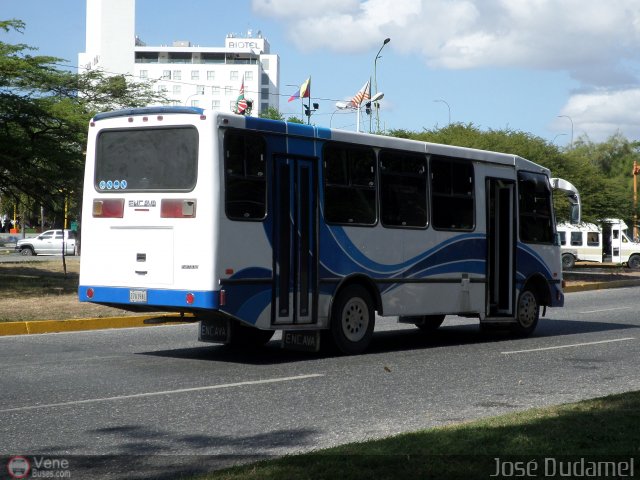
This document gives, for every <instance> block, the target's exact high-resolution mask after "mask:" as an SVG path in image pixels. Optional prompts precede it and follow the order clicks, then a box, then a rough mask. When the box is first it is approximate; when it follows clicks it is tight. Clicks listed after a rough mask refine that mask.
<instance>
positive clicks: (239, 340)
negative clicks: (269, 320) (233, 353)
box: [228, 321, 276, 348]
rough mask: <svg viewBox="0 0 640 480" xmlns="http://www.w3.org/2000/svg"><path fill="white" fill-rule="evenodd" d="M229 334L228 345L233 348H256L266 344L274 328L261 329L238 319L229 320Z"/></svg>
mask: <svg viewBox="0 0 640 480" xmlns="http://www.w3.org/2000/svg"><path fill="white" fill-rule="evenodd" d="M230 328H231V336H230V338H229V343H228V345H229V346H230V347H233V348H256V347H261V346H263V345H264V344H266V343H267V342H268V341H269V340H271V337H273V334H274V333H276V332H275V331H274V330H261V329H259V328H255V327H249V326H247V325H243V324H241V323H240V322H238V321H231V322H230Z"/></svg>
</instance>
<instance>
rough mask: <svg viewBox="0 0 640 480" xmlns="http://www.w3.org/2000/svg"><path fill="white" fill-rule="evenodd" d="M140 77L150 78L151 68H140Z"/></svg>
mask: <svg viewBox="0 0 640 480" xmlns="http://www.w3.org/2000/svg"><path fill="white" fill-rule="evenodd" d="M140 78H145V79H146V78H149V70H140Z"/></svg>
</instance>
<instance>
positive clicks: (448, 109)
mask: <svg viewBox="0 0 640 480" xmlns="http://www.w3.org/2000/svg"><path fill="white" fill-rule="evenodd" d="M434 102H436V103H437V102H440V103H444V104H445V105H446V106H447V111H448V112H449V123H447V125H451V107H450V106H449V104H448V103H447V102H446V101H445V100H442V99H438V100H434Z"/></svg>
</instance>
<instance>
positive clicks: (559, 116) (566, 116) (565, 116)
mask: <svg viewBox="0 0 640 480" xmlns="http://www.w3.org/2000/svg"><path fill="white" fill-rule="evenodd" d="M562 117H564V118H568V119H569V121H570V122H571V143H570V144H569V146H570V148H573V120H572V118H571V117H570V116H569V115H558V118H562Z"/></svg>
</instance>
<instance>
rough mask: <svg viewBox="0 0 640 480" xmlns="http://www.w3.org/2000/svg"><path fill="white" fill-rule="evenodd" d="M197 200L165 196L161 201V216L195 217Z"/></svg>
mask: <svg viewBox="0 0 640 480" xmlns="http://www.w3.org/2000/svg"><path fill="white" fill-rule="evenodd" d="M195 216H196V201H195V200H186V199H184V198H164V199H162V201H161V202H160V217H161V218H195Z"/></svg>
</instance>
